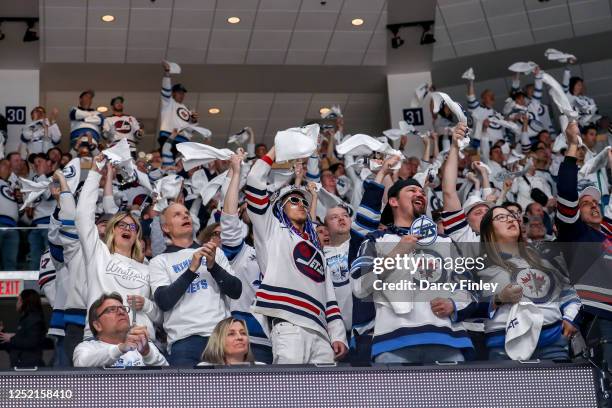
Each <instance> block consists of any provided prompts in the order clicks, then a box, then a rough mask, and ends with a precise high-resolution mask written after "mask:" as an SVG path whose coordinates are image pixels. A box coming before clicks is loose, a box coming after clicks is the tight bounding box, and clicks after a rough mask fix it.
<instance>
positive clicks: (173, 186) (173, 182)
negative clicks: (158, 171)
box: [153, 174, 183, 211]
mask: <svg viewBox="0 0 612 408" xmlns="http://www.w3.org/2000/svg"><path fill="white" fill-rule="evenodd" d="M182 187H183V178H182V177H181V176H177V175H175V174H173V175H169V176H166V177H163V178H161V179H159V180H157V181H156V182H155V188H154V189H153V193H154V194H155V195H156V197H157V203H155V207H154V209H155V211H163V210H164V209H166V207H168V204H169V201H170V200H176V198H177V197H178V196H179V194H180V193H181V188H182Z"/></svg>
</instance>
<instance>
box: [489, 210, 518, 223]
mask: <svg viewBox="0 0 612 408" xmlns="http://www.w3.org/2000/svg"><path fill="white" fill-rule="evenodd" d="M518 219H519V217H518V215H517V214H516V213H514V212H511V213H510V214H497V215H496V216H495V217H493V221H499V222H508V221H518Z"/></svg>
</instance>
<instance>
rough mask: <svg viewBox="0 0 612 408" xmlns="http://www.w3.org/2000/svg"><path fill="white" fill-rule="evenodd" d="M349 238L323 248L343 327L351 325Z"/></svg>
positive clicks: (351, 297) (351, 295) (348, 327)
mask: <svg viewBox="0 0 612 408" xmlns="http://www.w3.org/2000/svg"><path fill="white" fill-rule="evenodd" d="M350 242H351V241H350V239H348V240H346V241H345V242H343V243H342V244H341V245H340V246H338V247H332V246H326V247H325V248H323V252H324V253H325V263H326V264H327V268H328V269H329V271H330V273H331V277H332V281H333V283H334V291H335V293H336V300H337V301H338V306H339V307H340V313H341V314H342V320H343V321H344V327H346V328H347V329H350V328H351V327H353V291H352V290H351V282H350V280H349V278H350V273H349V272H350V269H351V268H350V265H349V262H348V259H349V244H350Z"/></svg>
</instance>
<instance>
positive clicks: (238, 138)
mask: <svg viewBox="0 0 612 408" xmlns="http://www.w3.org/2000/svg"><path fill="white" fill-rule="evenodd" d="M247 140H249V133H248V132H247V130H246V128H244V129H242V130H241V131H240V132H238V133H236V134H233V135H231V136H230V137H229V139H227V143H236V144H238V145H241V146H242V145H243V144H245V143H246V142H247Z"/></svg>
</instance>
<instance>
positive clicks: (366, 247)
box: [350, 239, 377, 299]
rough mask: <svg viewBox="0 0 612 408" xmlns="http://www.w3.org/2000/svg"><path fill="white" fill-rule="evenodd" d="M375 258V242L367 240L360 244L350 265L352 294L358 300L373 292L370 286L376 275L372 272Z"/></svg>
mask: <svg viewBox="0 0 612 408" xmlns="http://www.w3.org/2000/svg"><path fill="white" fill-rule="evenodd" d="M376 256H377V253H376V242H375V241H374V240H371V239H368V240H366V241H363V242H362V243H361V246H360V247H359V252H358V253H357V258H355V261H353V263H352V264H351V272H350V273H351V285H352V289H353V294H354V295H355V296H356V297H358V298H360V299H363V298H365V297H367V296H368V295H370V294H371V293H372V291H373V288H372V285H373V283H374V280H375V279H376V275H375V274H374V273H372V272H373V269H374V259H375V258H376Z"/></svg>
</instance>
